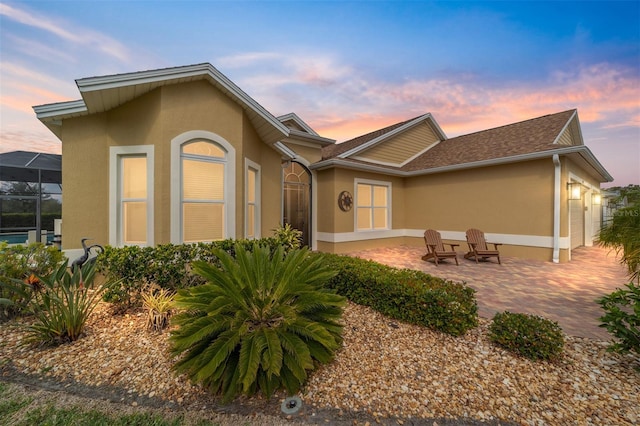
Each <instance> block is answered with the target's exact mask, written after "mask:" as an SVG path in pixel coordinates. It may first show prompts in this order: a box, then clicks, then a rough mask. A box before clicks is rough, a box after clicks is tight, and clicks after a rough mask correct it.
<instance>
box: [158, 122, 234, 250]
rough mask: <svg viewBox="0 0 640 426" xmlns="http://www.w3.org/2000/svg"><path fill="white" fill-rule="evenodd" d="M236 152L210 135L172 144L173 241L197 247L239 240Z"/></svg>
mask: <svg viewBox="0 0 640 426" xmlns="http://www.w3.org/2000/svg"><path fill="white" fill-rule="evenodd" d="M234 165H235V155H234V149H233V147H232V146H231V144H229V143H228V142H227V141H226V140H224V139H223V138H222V137H220V136H218V135H216V134H214V133H209V132H203V131H196V132H187V133H185V134H183V135H180V136H178V137H177V138H175V139H174V140H173V141H172V191H171V204H172V206H171V207H172V209H171V213H172V217H171V241H172V242H173V243H195V242H201V241H215V240H222V239H226V238H234V237H235V232H234V229H235V202H234V187H235V178H234V170H233V169H234Z"/></svg>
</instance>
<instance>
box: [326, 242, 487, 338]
mask: <svg viewBox="0 0 640 426" xmlns="http://www.w3.org/2000/svg"><path fill="white" fill-rule="evenodd" d="M316 256H319V257H320V258H321V259H322V262H323V263H324V264H326V265H327V266H328V267H330V268H331V269H334V270H336V271H338V274H337V275H336V276H335V277H334V278H333V279H332V280H331V281H330V282H329V286H330V287H331V288H334V289H336V291H337V292H338V293H339V294H341V295H343V296H346V297H347V298H348V299H349V300H351V301H353V302H355V303H357V304H360V305H365V306H370V307H372V308H373V309H375V310H377V311H379V312H381V313H383V314H384V315H387V316H389V317H391V318H395V319H398V320H401V321H406V322H408V323H412V324H418V325H422V326H425V327H429V328H432V329H434V330H438V331H442V332H445V333H448V334H451V335H454V336H459V335H462V334H464V333H465V332H466V331H467V330H469V329H471V328H473V327H476V326H477V325H478V305H477V303H476V299H475V290H473V289H472V288H470V287H468V286H466V285H465V284H462V283H454V282H452V281H445V280H442V279H440V278H436V277H432V276H430V275H428V274H425V273H423V272H420V271H413V270H410V269H397V268H392V267H390V266H385V265H382V264H380V263H376V262H372V261H370V260H364V259H359V258H354V257H349V256H340V255H336V254H326V253H318V254H316Z"/></svg>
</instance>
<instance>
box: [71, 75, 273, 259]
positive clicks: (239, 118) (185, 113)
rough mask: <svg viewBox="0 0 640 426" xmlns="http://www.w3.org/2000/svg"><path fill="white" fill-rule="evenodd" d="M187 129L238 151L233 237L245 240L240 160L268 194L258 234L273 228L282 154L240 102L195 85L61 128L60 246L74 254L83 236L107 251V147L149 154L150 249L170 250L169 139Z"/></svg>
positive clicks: (159, 93)
mask: <svg viewBox="0 0 640 426" xmlns="http://www.w3.org/2000/svg"><path fill="white" fill-rule="evenodd" d="M192 130H201V131H208V132H212V133H215V134H217V135H219V136H221V137H222V138H224V139H225V140H226V141H228V142H229V143H230V144H231V145H232V146H233V147H234V148H235V150H236V156H235V158H236V162H235V177H236V198H235V203H236V213H235V218H234V220H235V229H236V236H237V237H242V236H244V212H245V210H244V202H245V200H244V158H245V156H247V157H248V158H250V159H251V160H252V161H254V162H256V163H258V164H260V165H261V170H262V174H263V176H262V181H263V187H264V188H265V190H266V191H268V193H269V195H267V194H263V196H262V200H263V203H262V209H261V214H262V217H263V219H264V220H265V221H266V223H265V224H264V225H263V226H262V231H263V233H264V232H265V228H266V227H269V229H270V228H273V227H275V225H277V223H278V222H279V219H278V218H279V216H280V207H279V204H281V195H279V194H280V192H281V191H279V190H278V189H277V188H278V187H279V186H280V185H281V177H280V173H281V167H280V165H279V163H280V158H279V155H278V154H277V153H276V152H275V151H274V150H273V149H272V148H270V147H268V146H266V145H265V144H264V143H263V142H262V141H261V140H260V138H259V136H258V135H257V133H256V132H255V130H254V129H253V127H252V125H251V124H250V120H249V119H248V118H247V117H246V115H245V114H244V111H243V109H242V108H241V107H240V106H239V105H238V104H237V103H235V102H234V101H232V100H231V99H230V98H229V97H227V96H226V95H224V94H223V93H221V92H220V91H218V90H217V89H215V88H214V87H213V86H211V85H210V84H209V83H207V82H204V81H199V82H192V83H185V84H181V85H168V86H163V87H162V88H159V89H156V90H154V91H152V92H150V93H147V94H145V95H142V96H140V97H139V98H136V99H134V100H133V101H131V102H128V103H126V104H124V105H121V106H120V107H117V108H115V109H113V110H110V111H109V112H107V113H101V114H94V115H90V116H88V117H81V118H76V119H68V120H65V121H64V123H63V134H62V140H63V143H62V150H63V156H64V161H63V171H62V174H63V185H64V189H65V191H64V202H63V213H62V214H63V247H64V248H65V249H70V248H78V247H80V238H81V237H85V236H88V237H93V238H94V240H95V242H96V243H100V244H108V241H109V193H110V191H111V188H109V161H110V160H109V147H111V146H125V145H152V146H153V147H154V148H153V154H154V162H155V170H154V225H155V226H154V242H155V243H156V244H162V243H168V242H169V241H170V240H171V238H170V229H171V222H170V219H171V218H170V199H171V193H170V188H171V181H172V178H173V177H172V176H171V173H170V171H171V140H172V139H173V138H175V137H176V136H178V135H181V134H183V133H185V132H188V131H192ZM276 175H277V176H276ZM269 199H271V200H273V201H272V202H268V201H267V200H269Z"/></svg>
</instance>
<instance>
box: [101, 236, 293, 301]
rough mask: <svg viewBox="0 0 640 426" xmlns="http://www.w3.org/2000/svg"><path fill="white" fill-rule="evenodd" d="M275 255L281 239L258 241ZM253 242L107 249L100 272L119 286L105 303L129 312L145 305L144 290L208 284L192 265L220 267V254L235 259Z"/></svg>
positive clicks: (106, 298) (106, 295)
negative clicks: (237, 252) (237, 248)
mask: <svg viewBox="0 0 640 426" xmlns="http://www.w3.org/2000/svg"><path fill="white" fill-rule="evenodd" d="M257 241H258V242H259V243H260V244H261V245H266V246H268V247H269V248H270V250H271V251H272V252H274V251H275V250H276V248H277V247H279V245H280V240H279V239H277V238H273V237H271V238H263V239H260V240H257ZM253 242H254V241H253V240H231V239H227V240H222V241H215V242H212V243H197V244H160V245H157V246H155V247H138V246H126V247H111V246H107V247H105V249H104V252H103V253H102V254H100V255H99V256H98V258H97V263H98V271H99V272H101V273H103V274H105V275H106V276H107V277H108V278H110V279H111V280H113V281H115V282H117V284H115V285H114V286H112V287H110V288H108V289H107V290H106V291H105V292H104V296H103V299H104V300H105V301H106V302H110V303H114V304H115V305H117V306H118V307H119V308H120V309H122V310H126V309H128V308H130V307H133V306H140V305H141V303H142V295H141V294H142V290H143V289H144V288H146V287H147V286H149V285H157V286H159V287H161V288H164V289H166V290H170V291H176V290H178V289H181V288H187V287H193V286H195V285H200V284H204V279H203V278H202V277H200V276H198V275H196V274H193V273H191V267H190V266H189V265H190V264H191V262H193V261H196V260H203V261H206V262H209V263H214V264H218V260H217V257H216V255H215V254H214V253H215V251H216V250H218V249H221V250H223V251H225V252H226V253H228V254H229V255H231V256H232V257H234V256H235V246H236V245H237V244H239V245H240V246H242V247H243V248H245V249H251V248H252V247H253Z"/></svg>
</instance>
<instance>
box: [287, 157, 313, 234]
mask: <svg viewBox="0 0 640 426" xmlns="http://www.w3.org/2000/svg"><path fill="white" fill-rule="evenodd" d="M283 198H284V208H283V215H284V217H283V223H284V224H287V223H288V224H289V225H291V227H292V228H295V229H297V230H299V231H301V232H302V245H303V246H308V245H310V241H311V228H310V224H311V173H310V172H309V170H308V169H307V168H306V167H305V166H303V165H302V164H300V163H296V162H294V161H291V162H290V163H289V165H288V166H287V167H285V168H284V197H283Z"/></svg>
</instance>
